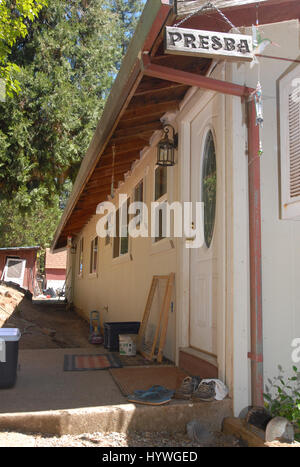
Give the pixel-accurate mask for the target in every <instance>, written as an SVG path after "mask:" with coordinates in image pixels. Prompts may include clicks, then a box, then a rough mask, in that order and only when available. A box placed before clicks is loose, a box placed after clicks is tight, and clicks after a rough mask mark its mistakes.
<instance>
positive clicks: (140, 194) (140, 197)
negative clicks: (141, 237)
mask: <svg viewBox="0 0 300 467" xmlns="http://www.w3.org/2000/svg"><path fill="white" fill-rule="evenodd" d="M133 201H134V202H135V203H143V202H144V180H143V179H142V180H140V181H139V183H138V184H137V185H136V186H135V188H134V191H133ZM140 214H141V215H143V213H140ZM136 226H137V227H139V226H140V222H138V223H137V224H136Z"/></svg>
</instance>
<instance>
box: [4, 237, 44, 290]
mask: <svg viewBox="0 0 300 467" xmlns="http://www.w3.org/2000/svg"><path fill="white" fill-rule="evenodd" d="M39 250H40V247H39V246H30V247H10V248H0V277H1V280H3V281H5V282H14V283H15V284H18V285H20V286H21V287H23V288H24V289H28V290H30V292H32V293H33V292H34V285H35V281H36V273H37V268H36V259H37V252H38V251H39Z"/></svg>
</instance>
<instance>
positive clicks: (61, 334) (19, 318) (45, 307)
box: [0, 285, 93, 349]
mask: <svg viewBox="0 0 300 467" xmlns="http://www.w3.org/2000/svg"><path fill="white" fill-rule="evenodd" d="M0 327H15V328H19V329H20V331H21V335H22V337H21V340H20V343H19V346H20V349H56V348H79V347H84V348H88V347H91V348H92V347H93V346H92V345H91V344H90V343H89V342H88V336H89V325H88V323H87V322H86V321H84V320H83V319H81V318H80V317H79V316H78V315H77V314H76V313H74V312H72V311H66V307H65V305H64V304H63V303H62V304H59V305H56V304H53V303H52V304H51V302H50V303H49V304H47V303H43V304H34V302H32V301H31V300H30V299H28V298H26V297H25V296H24V294H23V293H21V292H19V291H17V290H14V289H13V288H10V287H5V286H3V285H1V286H0Z"/></svg>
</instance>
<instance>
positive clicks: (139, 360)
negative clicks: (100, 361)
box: [113, 352, 174, 367]
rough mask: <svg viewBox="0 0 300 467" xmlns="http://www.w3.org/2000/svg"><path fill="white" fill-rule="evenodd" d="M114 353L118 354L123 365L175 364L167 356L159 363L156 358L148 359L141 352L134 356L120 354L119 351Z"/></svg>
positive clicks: (117, 356)
mask: <svg viewBox="0 0 300 467" xmlns="http://www.w3.org/2000/svg"><path fill="white" fill-rule="evenodd" d="M113 355H115V356H116V358H117V359H118V360H120V362H121V366H122V367H123V366H163V365H166V366H174V363H172V362H171V360H168V359H167V358H165V357H163V360H162V362H161V363H158V362H157V361H156V360H147V359H146V358H144V357H143V356H142V355H140V354H136V355H134V356H129V355H120V354H119V353H117V352H116V353H114V352H113Z"/></svg>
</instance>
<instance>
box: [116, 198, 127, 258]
mask: <svg viewBox="0 0 300 467" xmlns="http://www.w3.org/2000/svg"><path fill="white" fill-rule="evenodd" d="M126 202H127V239H128V244H127V251H126V253H121V245H122V240H121V239H122V238H126V237H120V236H119V233H120V232H119V229H120V217H119V213H120V208H118V209H117V210H116V216H115V222H116V236H115V237H113V242H112V243H113V244H112V259H113V261H115V260H116V259H118V258H122V257H124V256H126V255H128V256H129V250H130V246H129V241H130V237H129V233H128V224H129V220H130V219H129V214H128V207H129V204H130V196H128V197H127V201H124V204H125V203H126ZM116 239H118V243H119V248H118V249H119V253H118V255H116V256H114V255H115V241H116Z"/></svg>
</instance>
